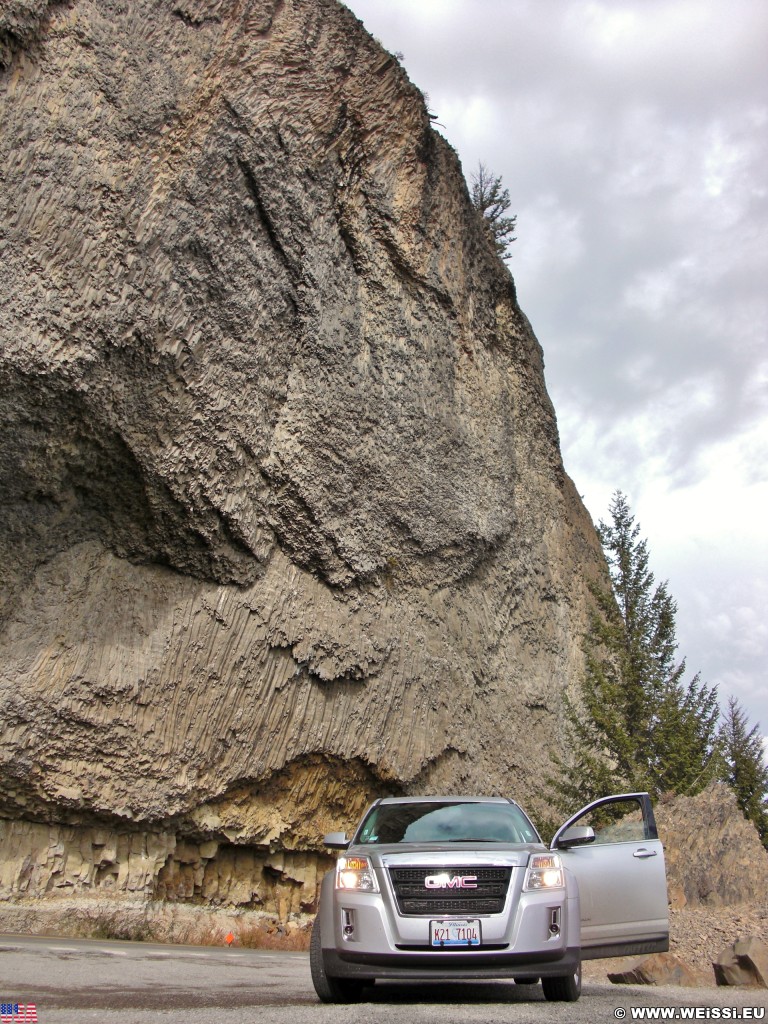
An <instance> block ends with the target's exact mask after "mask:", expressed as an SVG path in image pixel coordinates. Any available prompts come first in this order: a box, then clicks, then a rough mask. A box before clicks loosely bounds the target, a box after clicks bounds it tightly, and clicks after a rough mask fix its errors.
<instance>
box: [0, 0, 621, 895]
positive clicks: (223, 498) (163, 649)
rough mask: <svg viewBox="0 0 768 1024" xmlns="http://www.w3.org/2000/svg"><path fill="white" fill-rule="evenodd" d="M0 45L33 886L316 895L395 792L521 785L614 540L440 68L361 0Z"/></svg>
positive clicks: (17, 826)
mask: <svg viewBox="0 0 768 1024" xmlns="http://www.w3.org/2000/svg"><path fill="white" fill-rule="evenodd" d="M0 62H1V63H2V69H1V70H0V111H1V114H2V120H1V122H0V123H2V125H3V131H2V135H1V136H0V147H2V159H1V161H0V167H1V168H2V170H1V171H0V173H2V187H1V188H0V207H1V209H0V280H1V281H2V292H3V302H2V306H0V420H1V422H2V434H1V435H0V502H2V515H1V516H0V564H1V565H2V567H3V568H2V577H1V579H0V637H1V638H2V640H1V642H2V650H3V658H2V664H0V714H1V716H2V722H3V745H2V748H1V750H0V757H2V773H1V775H0V815H2V817H3V819H4V825H3V828H4V831H3V836H4V837H5V839H4V840H3V842H4V846H3V845H2V843H0V847H1V848H2V849H4V850H5V853H4V854H3V856H4V857H5V864H4V866H3V870H2V876H1V877H2V880H3V889H4V892H5V894H8V893H11V894H18V893H22V892H38V893H39V892H44V891H58V889H62V890H66V891H68V892H71V891H72V890H73V889H74V890H80V889H84V890H86V889H90V890H93V889H94V888H98V887H99V886H102V885H108V886H112V887H117V888H118V889H119V888H121V887H122V888H123V889H126V888H127V889H130V888H131V886H133V889H135V890H136V891H141V892H142V893H145V894H153V893H154V894H155V895H161V896H163V895H165V896H168V895H171V894H172V893H173V892H175V893H176V895H179V896H183V898H189V899H206V898H214V897H213V896H212V893H215V892H217V893H219V894H220V895H221V894H223V895H221V898H222V899H223V900H225V901H226V900H227V899H229V898H230V897H229V895H228V894H229V893H230V892H234V891H235V890H237V892H239V893H240V895H239V896H238V897H237V898H235V897H234V896H233V897H232V900H233V901H234V902H236V903H239V904H240V905H246V906H258V905H267V903H268V902H269V900H268V899H267V897H266V896H265V895H264V893H265V892H266V888H268V887H266V888H265V885H263V884H262V882H263V881H264V878H267V877H270V878H273V877H274V876H275V872H277V873H278V875H279V874H280V873H281V872H283V874H285V875H286V878H289V879H290V878H291V877H294V876H296V875H298V876H300V878H301V879H302V880H303V881H300V882H299V884H300V885H302V886H303V889H302V895H301V899H300V901H299V902H301V903H302V905H303V906H306V907H311V904H312V900H313V898H314V895H313V894H314V889H313V886H314V881H313V879H314V875H313V871H314V868H310V867H307V864H309V860H307V858H310V860H311V858H312V857H316V851H318V849H319V847H318V840H319V836H320V835H321V834H322V832H323V830H327V829H330V828H331V827H336V826H343V825H344V824H345V823H347V822H349V821H350V820H351V819H353V818H354V817H355V815H357V814H358V813H359V811H360V810H361V808H362V807H363V806H364V805H365V803H366V801H367V800H368V799H370V798H371V797H372V796H373V795H375V794H377V793H381V792H383V791H387V792H425V791H430V790H432V791H434V790H437V789H440V790H446V791H483V792H500V793H509V794H513V793H514V794H516V795H518V796H522V797H525V796H526V794H528V793H530V792H531V790H532V788H533V786H534V785H535V783H536V782H537V781H538V780H539V778H540V776H541V773H542V771H543V770H544V769H545V767H546V764H547V751H548V749H549V747H550V744H551V743H552V741H553V736H554V735H555V732H556V729H557V723H558V720H559V714H560V704H561V695H562V693H563V690H564V688H565V687H567V686H568V684H569V682H570V681H572V680H573V678H574V677H575V675H576V673H577V672H578V671H579V665H580V646H579V638H580V634H581V631H582V629H583V626H584V623H585V616H586V607H587V600H588V596H587V586H586V580H587V579H588V578H590V577H596V576H599V575H600V574H601V573H602V572H603V571H604V569H603V563H602V556H601V552H600V548H599V544H598V542H597V539H596V536H595V533H594V530H593V528H592V524H591V522H590V520H589V518H588V517H587V515H586V513H585V511H584V509H583V507H582V505H581V503H580V501H579V499H578V496H577V495H576V494H575V492H574V489H573V486H572V484H571V482H570V481H569V479H568V477H567V476H566V475H565V473H564V471H563V467H562V463H561V457H560V453H559V443H558V436H557V428H556V423H555V417H554V412H553V409H552V406H551V403H550V401H549V399H548V397H547V394H546V390H545V385H544V378H543V364H542V357H541V351H540V348H539V345H538V343H537V341H536V339H535V337H534V335H533V333H532V331H531V328H530V326H529V324H528V322H527V320H526V318H525V316H524V315H523V313H522V312H521V310H520V308H519V306H518V304H517V299H516V296H515V290H514V284H513V282H512V279H511V277H510V276H509V273H508V271H507V270H506V268H505V267H504V266H503V265H502V264H501V263H499V262H498V261H497V259H496V257H495V255H494V253H493V251H492V246H491V245H490V244H489V242H488V240H487V238H486V236H485V234H484V232H483V229H482V226H481V225H480V224H479V222H478V220H477V218H476V215H475V213H474V211H473V210H472V208H471V206H470V203H469V200H468V196H467V191H466V188H465V185H464V182H463V178H462V173H461V168H460V166H459V163H458V161H457V159H456V156H455V153H454V152H453V151H452V150H451V149H450V147H449V146H448V145H447V144H446V143H445V142H444V141H443V139H442V138H441V137H440V136H439V135H437V134H436V133H435V132H434V131H433V130H432V129H431V127H430V122H429V118H428V115H427V112H426V109H425V106H424V102H423V98H422V96H421V94H420V92H419V91H418V89H416V88H415V87H414V86H413V85H412V84H411V83H410V82H409V81H408V79H407V77H406V75H405V73H404V71H403V69H402V68H401V67H400V65H399V64H398V63H397V61H396V60H395V59H394V58H393V57H392V56H391V55H389V54H388V53H386V52H385V51H384V50H383V49H382V48H381V47H380V46H379V45H378V44H377V43H376V42H375V41H374V40H373V39H371V38H370V37H369V36H368V35H367V34H366V32H365V30H364V29H363V27H362V25H361V24H360V23H359V22H358V21H357V20H356V19H355V18H354V17H353V16H352V14H351V13H350V12H349V11H348V10H347V9H346V8H344V7H342V6H341V5H340V4H338V3H336V2H335V0H245V2H236V0H133V2H131V3H130V4H125V3H122V2H118V0H98V2H97V0H69V2H66V3H60V2H54V0H51V2H47V3H46V2H44V0H25V2H23V3H22V2H21V0H18V2H12V3H10V4H7V5H5V6H4V7H3V10H2V11H1V12H0ZM22 835H23V836H25V837H26V838H25V839H23V840H22V839H20V838H19V837H20V836H22ZM0 838H1V837H0ZM46 843H47V844H48V845H47V846H46ZM14 849H16V850H17V851H18V850H22V851H26V852H25V853H19V854H18V855H17V854H14V853H13V852H12V851H13V850H14ZM121 850H122V851H123V853H122V854H121V853H120V851H121ZM238 850H239V851H240V853H242V854H243V855H245V851H248V856H249V857H250V858H251V860H250V861H248V863H250V864H252V865H254V866H253V870H252V874H253V878H254V879H255V880H254V881H253V884H252V885H250V886H249V884H246V883H244V884H243V885H242V886H240V888H238V886H237V885H235V884H234V883H232V885H230V882H228V881H224V882H222V883H221V886H219V881H218V880H219V879H222V878H224V879H226V878H230V879H231V878H233V877H235V876H236V877H237V878H240V876H241V875H243V872H244V873H245V875H246V876H247V874H248V870H250V869H245V868H244V869H243V871H240V872H239V873H238V871H234V870H233V869H231V868H230V867H228V866H227V865H230V862H232V863H234V860H235V859H236V855H237V853H238ZM74 851H77V852H76V855H75V852H74ZM105 851H106V852H105ZM179 851H181V852H180V853H179ZM313 851H314V852H313ZM177 854H179V856H177ZM68 857H71V858H72V869H71V870H69V869H68V868H67V866H66V861H67V858H68ZM121 857H122V860H121ZM281 857H282V858H283V860H282V861H281V860H280V858H281ZM291 857H293V858H294V859H295V858H299V860H301V858H302V857H303V858H305V861H306V863H305V861H301V865H303V866H300V869H297V870H294V871H293V875H291V870H293V869H286V870H285V871H284V870H283V869H284V868H285V865H286V864H287V863H288V860H290V858H291ZM25 858H26V859H25ZM57 858H58V860H57ZM137 858H138V859H137ZM179 858H180V859H179ZM270 858H271V860H270ZM276 858H277V859H276ZM286 858H287V859H286ZM246 861H247V857H246ZM278 861H279V862H280V864H282V865H283V866H282V867H279V868H278V867H275V865H276V864H277V863H278ZM244 863H245V861H243V860H242V858H241V865H242V864H244ZM296 863H298V861H296ZM313 863H315V862H313ZM317 863H322V862H321V861H316V863H315V867H316V866H317ZM270 865H271V867H270ZM187 868H189V870H187ZM265 871H266V872H267V875H265V874H264V872H265ZM227 872H229V874H227ZM259 872H261V874H259ZM270 872H271V874H270ZM302 872H303V874H302ZM182 876H183V879H182V881H181V882H179V881H178V879H179V878H182ZM257 876H258V877H257ZM214 877H215V878H216V879H217V882H216V885H214V882H213V881H212V879H213V878H214ZM129 879H130V880H132V881H130V884H129V881H128V880H129ZM174 879H176V881H174ZM260 879H261V881H260ZM306 879H309V881H306ZM110 880H111V881H110ZM286 884H288V883H286ZM238 885H239V883H238ZM174 886H176V888H175V889H174ZM305 890H306V891H305ZM310 890H311V892H310ZM132 891H133V890H132Z"/></svg>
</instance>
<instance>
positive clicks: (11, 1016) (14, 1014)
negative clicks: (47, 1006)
mask: <svg viewBox="0 0 768 1024" xmlns="http://www.w3.org/2000/svg"><path fill="white" fill-rule="evenodd" d="M0 1024H37V1006H36V1005H35V1003H0Z"/></svg>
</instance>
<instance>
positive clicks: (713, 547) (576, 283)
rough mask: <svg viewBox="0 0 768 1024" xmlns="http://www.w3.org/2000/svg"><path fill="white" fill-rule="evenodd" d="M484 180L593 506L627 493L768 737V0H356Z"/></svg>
mask: <svg viewBox="0 0 768 1024" xmlns="http://www.w3.org/2000/svg"><path fill="white" fill-rule="evenodd" d="M347 6H349V7H350V8H351V9H352V10H353V11H354V13H355V14H356V15H357V16H358V17H359V18H360V19H361V20H362V21H363V23H364V24H365V25H366V27H367V28H368V30H369V31H370V32H371V33H372V34H373V35H374V36H376V37H377V38H378V39H379V40H380V42H382V43H383V45H384V46H385V47H386V48H387V49H388V50H390V51H392V52H395V51H400V52H402V53H403V55H404V57H403V64H404V66H405V68H406V70H407V71H408V74H409V76H410V78H411V80H412V81H413V82H414V83H415V84H416V85H418V86H419V88H420V89H422V90H423V91H425V92H426V93H428V95H429V105H430V109H431V110H432V111H434V112H435V113H436V114H437V115H438V117H439V121H440V122H441V124H442V125H443V126H444V127H442V128H439V129H438V130H439V131H441V132H442V133H443V135H444V136H445V138H446V139H447V140H448V141H449V142H450V143H451V145H453V146H454V148H455V149H456V150H457V152H458V154H459V156H460V158H461V161H462V164H463V167H464V172H465V175H466V176H467V177H469V176H470V175H471V173H472V172H473V171H474V170H476V168H477V165H478V161H480V160H482V161H483V162H484V163H485V164H486V165H487V166H488V167H490V168H491V169H492V170H493V171H494V173H496V174H500V175H501V176H502V177H503V180H504V184H505V185H506V186H508V187H509V190H510V197H511V199H512V207H511V210H510V212H511V213H512V212H514V213H516V214H517V241H516V242H515V243H514V244H513V246H512V253H513V255H512V259H511V260H510V262H509V267H510V270H511V272H512V274H513V276H514V278H515V281H516V284H517V291H518V298H519V301H520V304H521V306H522V308H523V310H524V311H525V312H526V314H527V315H528V317H529V318H530V320H531V323H532V324H533V328H534V330H535V331H536V334H537V337H538V338H539V341H540V342H541V344H542V346H543V349H544V357H545V361H546V374H547V385H548V388H549V392H550V395H551V396H552V399H553V401H554V404H555V408H556V410H557V414H558V421H559V425H560V434H561V443H562V449H563V456H564V459H565V465H566V468H567V470H568V472H569V473H570V475H571V476H572V477H573V479H574V481H575V483H576V486H577V488H578V489H579V491H580V493H581V494H582V495H583V497H584V500H585V503H586V505H587V507H588V509H589V510H590V512H591V514H592V517H593V519H594V520H595V521H596V522H597V521H598V520H599V519H601V518H606V517H607V515H608V504H609V502H610V498H611V495H612V493H613V492H614V491H615V490H616V489H620V490H622V491H624V492H625V494H627V496H628V498H629V500H630V504H631V507H632V508H633V510H634V512H635V514H636V517H637V521H638V522H639V524H640V527H641V531H642V534H643V535H644V536H645V537H646V538H647V539H648V543H649V547H650V551H651V567H652V569H653V571H654V572H655V574H656V577H657V580H659V581H660V580H663V579H667V580H669V585H670V591H671V593H672V595H673V596H674V597H675V598H676V600H677V602H678V639H679V641H680V654H681V655H685V656H686V658H687V662H688V668H689V669H690V670H691V673H692V672H694V671H701V674H702V678H703V679H704V680H705V681H706V682H708V683H710V684H717V685H718V687H719V691H720V694H721V702H723V703H724V702H725V700H726V699H727V697H728V696H729V695H730V694H733V695H734V696H736V697H737V698H738V699H739V701H740V702H741V703H742V705H743V706H744V708H745V709H746V711H747V713H748V715H749V716H750V722H751V723H752V724H754V723H755V722H758V721H759V722H760V724H761V726H762V732H763V733H764V734H766V735H768V672H767V666H768V526H766V522H768V515H767V513H768V457H767V456H768V339H767V337H766V334H767V325H768V61H767V60H766V56H767V55H768V3H766V0H729V2H728V3H724V2H723V0H602V2H599V0H347Z"/></svg>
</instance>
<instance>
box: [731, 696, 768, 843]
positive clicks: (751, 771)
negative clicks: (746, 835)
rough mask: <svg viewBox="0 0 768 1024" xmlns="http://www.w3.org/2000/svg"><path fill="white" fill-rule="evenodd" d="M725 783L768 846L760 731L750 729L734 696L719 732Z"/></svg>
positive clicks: (766, 769) (767, 789)
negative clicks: (732, 791) (730, 788)
mask: <svg viewBox="0 0 768 1024" xmlns="http://www.w3.org/2000/svg"><path fill="white" fill-rule="evenodd" d="M720 737H721V742H722V758H723V773H722V775H723V780H724V781H725V782H727V783H728V784H729V785H730V786H731V787H732V788H733V790H734V792H735V793H736V799H737V801H738V804H739V807H740V808H741V809H742V811H743V812H744V816H745V817H746V818H749V820H750V821H751V822H753V823H754V825H755V827H756V828H757V831H758V832H759V833H760V838H761V839H762V840H763V843H764V844H765V846H766V847H768V765H767V764H766V763H765V755H764V752H763V742H762V737H761V736H760V728H759V726H758V725H754V726H753V727H752V728H751V729H749V728H748V721H747V716H746V714H745V712H744V709H743V708H742V707H741V705H740V704H739V702H738V701H737V700H736V698H735V697H730V698H729V700H728V710H727V711H726V713H725V716H724V720H723V725H722V728H721V730H720Z"/></svg>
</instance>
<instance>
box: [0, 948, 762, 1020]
mask: <svg viewBox="0 0 768 1024" xmlns="http://www.w3.org/2000/svg"><path fill="white" fill-rule="evenodd" d="M0 1002H5V1003H9V1002H19V1003H35V1004H36V1006H37V1014H38V1020H39V1022H40V1024H81V1022H83V1021H98V1022H99V1024H156V1022H157V1024H212V1022H216V1024H251V1022H253V1024H256V1022H259V1024H262V1022H264V1024H271V1022H273V1021H274V1022H280V1024H283V1022H284V1024H305V1022H307V1024H331V1022H333V1024H379V1022H382V1024H389V1022H392V1024H395V1022H397V1024H411V1022H414V1024H438V1022H439V1024H446V1022H450V1024H454V1022H457V1021H461V1022H464V1021H470V1022H474V1021H477V1022H483V1024H486V1022H488V1024H493V1022H497V1021H498V1022H505V1024H506V1022H512V1021H520V1022H526V1024H537V1022H563V1024H566V1022H567V1024H600V1022H603V1021H605V1022H606V1024H608V1022H610V1021H614V1022H615V1021H616V1020H617V1019H618V1020H622V1019H624V1020H627V1021H631V1020H632V1019H633V1015H632V1008H633V1007H659V1006H663V1007H679V1006H700V1007H726V1008H729V1009H731V1008H733V1009H734V1010H735V1009H736V1008H738V1007H743V1006H750V1007H760V1008H763V1011H762V1012H763V1019H765V1020H768V1009H766V1007H768V990H760V991H758V990H745V989H741V990H737V989H714V988H713V989H679V988H677V989H672V988H655V989H650V988H645V987H640V986H621V987H617V986H613V985H607V984H594V983H588V984H586V985H585V987H584V992H583V994H582V997H581V1000H580V1001H579V1002H578V1003H560V1004H557V1003H547V1002H545V1001H544V998H543V996H542V994H541V988H540V986H535V987H530V986H519V987H518V986H515V985H514V984H511V983H506V982H496V983H493V984H482V985H466V984H465V985H458V984H455V985H454V984H436V985H432V986H426V985H422V986H415V987H414V986H405V985H392V984H377V985H376V986H375V987H374V988H371V989H370V990H368V991H367V998H366V1001H364V1002H362V1003H358V1004H355V1005H351V1006H323V1005H322V1004H321V1003H319V1002H318V1001H317V999H316V997H315V992H314V989H313V988H312V982H311V980H310V974H309V959H308V956H307V954H305V953H273V952H263V951H259V950H248V949H211V948H208V947H199V946H162V945H153V944H150V943H136V942H100V941H93V940H78V939H55V938H30V937H26V936H23V937H22V936H14V935H0ZM622 1010H625V1011H626V1014H625V1016H624V1017H623V1018H622V1017H621V1011H622ZM721 1019H723V1018H722V1017H721ZM730 1019H736V1018H734V1017H733V1016H732V1015H730ZM757 1019H760V1018H757Z"/></svg>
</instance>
